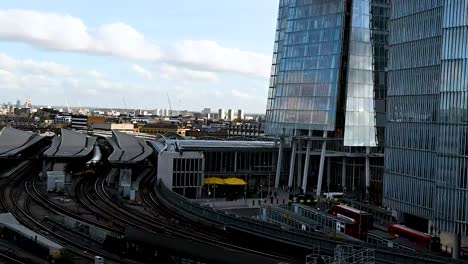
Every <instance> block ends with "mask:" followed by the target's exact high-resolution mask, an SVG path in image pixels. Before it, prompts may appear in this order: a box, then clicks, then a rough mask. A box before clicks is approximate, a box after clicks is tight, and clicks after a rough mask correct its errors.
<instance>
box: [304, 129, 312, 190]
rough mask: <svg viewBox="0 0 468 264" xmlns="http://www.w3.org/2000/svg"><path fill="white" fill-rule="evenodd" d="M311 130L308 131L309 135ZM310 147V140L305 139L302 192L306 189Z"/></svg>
mask: <svg viewBox="0 0 468 264" xmlns="http://www.w3.org/2000/svg"><path fill="white" fill-rule="evenodd" d="M310 133H311V132H309V135H310ZM311 148H312V140H310V139H308V140H307V149H306V156H305V162H304V163H305V164H304V173H303V176H302V190H304V192H305V191H306V190H307V177H308V176H309V163H310V150H311Z"/></svg>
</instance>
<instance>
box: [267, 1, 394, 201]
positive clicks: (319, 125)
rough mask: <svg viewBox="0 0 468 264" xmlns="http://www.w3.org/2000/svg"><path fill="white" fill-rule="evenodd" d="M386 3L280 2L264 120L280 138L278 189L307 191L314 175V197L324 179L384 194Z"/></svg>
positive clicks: (336, 186)
mask: <svg viewBox="0 0 468 264" xmlns="http://www.w3.org/2000/svg"><path fill="white" fill-rule="evenodd" d="M389 8H390V5H389V1H388V0H372V1H371V0H296V1H293V0H280V7H279V14H278V21H277V28H276V37H275V44H274V53H273V65H272V69H271V79H270V88H269V93H268V101H267V114H266V126H265V133H266V134H267V135H271V136H275V137H277V138H279V139H280V142H281V147H280V152H279V153H278V162H277V172H276V173H277V174H276V179H275V180H276V182H275V185H276V187H278V186H279V185H284V184H287V185H288V186H289V187H292V188H294V187H301V188H302V189H303V190H305V191H307V190H310V188H311V186H310V185H308V178H310V179H311V180H313V181H314V182H315V183H316V184H314V185H315V186H314V187H315V191H316V194H317V195H319V194H320V192H321V189H322V185H324V186H326V187H327V188H328V189H343V190H349V191H361V192H365V193H368V194H369V191H372V192H371V194H372V195H376V196H379V195H378V193H379V192H380V194H381V192H382V176H383V154H382V151H383V144H382V143H383V139H384V127H385V90H386V81H385V80H386V76H385V75H386V74H385V67H386V62H387V58H386V51H385V49H386V42H387V39H388V30H387V20H388V17H389ZM286 148H291V151H290V153H291V154H290V155H291V157H290V161H289V173H288V177H287V183H285V181H284V177H282V173H283V172H284V169H282V168H284V167H287V164H286V161H285V159H283V153H282V152H283V151H284V152H285V153H289V152H287V151H286V150H285V149H286ZM315 150H317V151H319V153H320V156H319V157H317V155H313V154H312V153H316V151H315ZM304 154H305V155H304ZM283 163H285V164H283ZM302 165H304V166H302ZM325 167H326V169H325ZM286 173H287V172H286ZM324 176H326V181H325V179H324V178H325V177H324ZM281 183H283V184H281ZM375 199H376V200H381V195H380V196H379V197H375Z"/></svg>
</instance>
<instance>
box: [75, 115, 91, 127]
mask: <svg viewBox="0 0 468 264" xmlns="http://www.w3.org/2000/svg"><path fill="white" fill-rule="evenodd" d="M71 128H72V129H75V130H87V129H88V116H84V115H72V117H71Z"/></svg>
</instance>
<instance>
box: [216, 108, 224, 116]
mask: <svg viewBox="0 0 468 264" xmlns="http://www.w3.org/2000/svg"><path fill="white" fill-rule="evenodd" d="M218 118H219V119H225V116H224V110H223V109H222V108H220V109H218Z"/></svg>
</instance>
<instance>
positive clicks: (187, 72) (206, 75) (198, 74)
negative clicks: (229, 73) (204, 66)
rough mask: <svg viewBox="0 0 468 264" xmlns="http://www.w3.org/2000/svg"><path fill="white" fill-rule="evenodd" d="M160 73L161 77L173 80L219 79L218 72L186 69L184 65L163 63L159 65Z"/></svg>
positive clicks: (211, 80) (209, 80) (212, 80)
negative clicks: (177, 65)
mask: <svg viewBox="0 0 468 264" xmlns="http://www.w3.org/2000/svg"><path fill="white" fill-rule="evenodd" d="M158 74H159V76H160V77H161V78H163V79H166V80H172V81H182V82H187V81H196V80H199V81H208V82H212V83H216V82H218V81H219V77H218V75H217V74H215V73H213V72H207V71H196V70H191V69H186V68H183V67H176V66H174V65H169V64H166V63H164V64H162V65H161V67H159V71H158Z"/></svg>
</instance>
